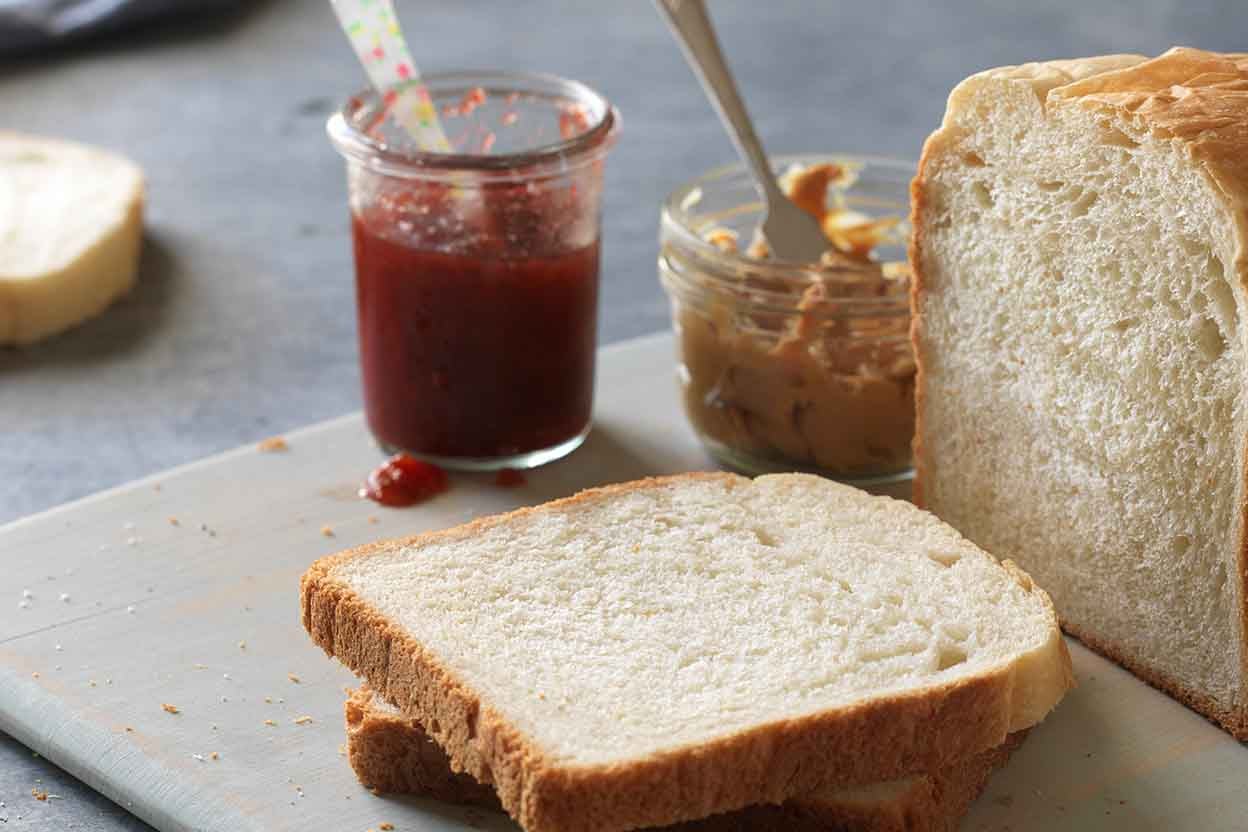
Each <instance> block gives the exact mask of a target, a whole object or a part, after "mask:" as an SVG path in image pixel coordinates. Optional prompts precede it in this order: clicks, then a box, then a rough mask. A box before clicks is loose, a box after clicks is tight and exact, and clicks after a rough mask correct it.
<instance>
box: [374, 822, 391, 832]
mask: <svg viewBox="0 0 1248 832" xmlns="http://www.w3.org/2000/svg"><path fill="white" fill-rule="evenodd" d="M377 828H378V829H380V830H381V832H393V830H394V824H393V823H382V824H378V825H377Z"/></svg>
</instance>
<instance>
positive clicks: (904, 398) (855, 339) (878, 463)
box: [676, 165, 914, 478]
mask: <svg viewBox="0 0 1248 832" xmlns="http://www.w3.org/2000/svg"><path fill="white" fill-rule="evenodd" d="M842 176H844V173H843V171H841V170H840V169H839V167H838V166H836V165H820V166H816V167H812V168H807V169H805V170H804V171H801V172H800V173H799V174H798V175H795V176H790V177H788V181H787V182H786V181H785V180H784V179H782V184H784V185H785V186H786V191H787V192H788V193H789V194H790V195H791V197H792V198H793V199H794V201H795V202H796V203H797V204H798V205H799V206H801V207H803V208H804V209H805V210H807V211H808V212H810V213H812V214H814V215H815V216H816V217H817V218H819V219H820V222H821V225H822V226H823V228H824V230H825V233H827V235H828V238H829V240H830V241H831V242H832V243H833V248H832V249H831V250H830V251H829V254H828V255H827V257H826V258H825V265H827V266H844V267H849V268H841V269H829V270H828V271H826V272H824V273H823V274H822V275H821V276H820V277H819V278H818V279H815V280H813V281H812V282H810V283H809V284H807V285H805V286H804V288H802V287H798V286H797V285H796V284H794V288H791V289H789V290H787V291H789V292H790V293H791V301H792V303H791V305H790V304H789V303H787V302H785V303H782V304H777V303H776V296H775V294H774V293H775V292H776V291H777V290H778V288H779V287H777V286H775V285H768V286H767V289H768V291H769V292H770V293H771V294H770V295H769V298H768V301H769V302H768V303H767V305H766V308H765V309H764V308H762V307H760V305H759V304H757V303H754V302H752V299H751V294H750V290H749V287H748V286H742V287H741V291H740V292H739V293H736V294H732V293H725V292H723V291H710V290H708V291H706V292H700V293H699V294H698V297H699V299H700V300H701V302H699V303H689V302H684V303H681V304H679V308H678V311H677V314H676V325H677V334H678V336H679V339H680V346H681V354H682V358H683V363H684V368H685V371H686V374H687V380H686V383H685V384H684V400H685V409H686V412H687V414H688V416H689V419H690V421H691V422H692V424H693V426H694V427H695V429H696V430H697V431H698V432H699V433H700V434H701V435H702V437H703V439H704V440H707V441H709V443H710V444H711V445H712V447H713V449H714V445H716V444H718V445H722V446H723V449H716V450H727V451H728V452H730V453H731V452H736V453H737V454H738V455H739V454H745V455H748V456H750V457H755V458H761V459H763V460H766V461H768V462H771V463H776V464H780V465H797V466H801V467H807V468H817V469H820V470H822V471H825V472H827V473H830V474H833V475H839V476H844V477H848V478H854V477H870V476H878V475H883V474H889V473H895V472H898V471H902V470H905V469H906V468H908V467H909V466H910V462H911V457H910V454H911V451H910V444H911V439H912V437H913V435H914V359H913V356H912V353H911V348H910V343H909V339H908V336H907V333H908V329H909V316H908V314H906V312H905V306H904V300H903V299H904V297H905V293H906V291H907V277H908V272H907V271H906V269H905V267H904V265H901V264H881V263H879V262H876V261H874V260H872V259H871V256H870V254H871V250H872V249H874V248H875V246H876V245H878V244H879V243H880V241H881V240H882V239H883V238H884V235H886V234H887V233H888V232H889V231H890V230H891V229H892V228H893V227H894V226H896V225H897V224H898V222H899V221H898V220H897V219H894V218H883V219H870V218H866V217H861V216H858V215H853V216H847V215H848V214H849V212H846V211H844V210H841V209H838V208H836V207H835V206H834V207H832V208H828V207H826V199H825V197H824V192H825V191H826V189H827V188H828V186H829V185H830V184H835V183H838V182H839V181H841V177H842ZM704 236H705V239H707V240H708V241H709V242H711V243H712V244H714V245H716V246H718V247H720V248H722V249H726V250H730V251H735V250H736V245H737V240H736V238H735V235H732V233H731V232H729V231H727V230H726V229H712V230H711V231H709V232H708V233H707V234H706V235H704ZM746 255H747V256H749V257H754V258H757V259H763V258H765V257H766V256H767V252H766V247H765V242H764V241H763V240H762V239H761V238H758V237H756V239H755V240H754V241H753V242H752V243H751V244H750V246H749V248H748V249H747V251H746ZM871 299H878V300H879V301H881V302H882V303H880V304H874V305H872V306H873V308H870V309H864V308H863V303H862V301H869V300H871ZM889 299H892V300H894V301H895V302H894V303H889V302H888V300H889ZM777 306H780V307H781V308H784V309H791V312H786V313H778V312H776V311H774V310H775V308H776V307H777Z"/></svg>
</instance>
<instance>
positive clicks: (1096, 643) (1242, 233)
mask: <svg viewBox="0 0 1248 832" xmlns="http://www.w3.org/2000/svg"><path fill="white" fill-rule="evenodd" d="M985 76H987V77H992V78H1007V79H1011V80H1018V81H1023V82H1028V83H1030V84H1031V85H1032V87H1033V89H1034V90H1035V92H1036V95H1037V96H1038V97H1039V98H1040V99H1041V100H1042V101H1044V102H1048V101H1050V100H1056V99H1067V100H1071V101H1073V102H1075V103H1076V104H1077V105H1078V106H1082V107H1093V108H1099V109H1101V110H1103V111H1104V112H1106V113H1107V114H1109V115H1112V116H1113V117H1116V118H1119V119H1122V120H1123V121H1125V122H1128V123H1130V124H1132V125H1134V126H1135V127H1136V128H1138V129H1140V130H1143V131H1147V132H1150V133H1152V134H1153V135H1156V136H1158V137H1161V138H1165V139H1174V140H1178V141H1180V142H1182V143H1183V144H1184V145H1185V146H1186V147H1187V149H1188V151H1189V152H1190V153H1191V155H1192V158H1193V159H1194V160H1195V161H1197V162H1198V163H1200V164H1201V166H1202V167H1203V168H1204V170H1205V171H1206V173H1207V175H1208V176H1209V178H1210V180H1211V181H1212V183H1213V185H1214V188H1213V190H1214V192H1215V194H1216V195H1217V198H1218V199H1219V200H1220V201H1221V203H1222V205H1223V208H1224V209H1225V211H1226V213H1227V215H1228V216H1230V217H1231V218H1232V221H1233V223H1234V226H1235V229H1236V233H1235V237H1236V240H1235V260H1234V263H1235V272H1236V274H1237V275H1238V279H1239V283H1240V285H1241V286H1242V287H1243V288H1244V291H1246V292H1248V83H1246V82H1248V53H1228V54H1222V53H1217V52H1206V51H1203V50H1199V49H1189V48H1185V47H1175V48H1172V49H1170V50H1168V51H1167V52H1165V53H1164V54H1162V55H1160V56H1158V57H1156V58H1153V59H1148V58H1145V57H1143V56H1139V55H1106V56H1100V57H1093V58H1084V59H1077V60H1068V61H1049V62H1045V63H1033V64H1024V65H1022V66H1013V67H1000V68H998V69H991V70H986V71H985V72H982V73H978V74H977V75H972V76H971V77H970V78H967V79H966V80H965V81H963V82H962V83H961V84H959V85H958V87H956V88H955V89H954V91H953V92H952V93H951V94H950V96H949V106H948V109H947V110H946V112H945V118H944V122H943V123H942V125H941V127H940V129H938V130H936V131H935V132H933V133H932V134H931V135H930V136H929V137H928V138H927V141H926V142H924V145H923V152H922V154H921V156H920V158H919V166H918V171H917V173H916V175H915V178H914V179H913V180H912V182H911V186H910V196H911V215H910V225H911V229H912V232H911V238H910V246H909V260H910V270H911V275H912V277H911V287H910V310H911V326H910V340H911V344H912V345H913V348H914V352H915V363H916V371H915V407H916V409H917V412H916V414H915V439H914V471H915V476H914V502H915V504H916V505H919V506H920V507H923V508H927V507H928V495H927V494H926V493H925V490H926V488H927V483H928V482H929V478H931V477H932V476H933V471H932V461H931V460H930V459H929V458H928V456H927V454H926V453H925V452H924V443H923V437H924V435H925V434H926V422H925V413H926V408H925V403H926V401H927V368H928V367H929V366H930V360H931V357H930V355H929V354H928V353H927V352H926V349H925V342H924V338H923V323H924V308H925V304H926V300H927V291H928V286H927V279H926V275H925V273H924V267H923V266H924V264H923V256H922V255H923V251H924V249H925V240H926V232H927V229H926V227H925V225H924V223H923V222H922V218H923V217H924V216H926V215H927V212H928V209H929V205H928V200H927V189H926V184H927V177H928V175H929V172H930V169H931V167H932V165H933V164H934V162H933V160H934V159H936V158H937V157H938V156H939V154H940V153H941V152H942V151H943V150H944V149H945V144H946V143H947V142H949V141H951V140H952V132H953V128H952V127H951V125H952V122H953V117H954V115H955V113H956V112H957V110H958V104H957V101H958V94H959V92H960V91H961V90H962V89H963V88H964V87H966V86H968V85H970V84H973V83H975V81H976V80H977V79H980V78H983V77H985ZM1244 348H1245V352H1246V354H1248V344H1245V345H1244ZM1240 441H1241V443H1246V444H1248V438H1243V439H1241V440H1240ZM1240 481H1241V484H1240V496H1241V506H1240V520H1239V545H1238V550H1237V552H1236V562H1237V567H1238V568H1237V570H1236V574H1237V575H1238V579H1239V587H1240V593H1239V597H1240V599H1241V604H1240V609H1239V638H1240V678H1239V685H1238V706H1237V707H1231V708H1226V707H1223V706H1220V705H1218V704H1217V703H1216V702H1215V701H1214V700H1213V699H1212V698H1211V697H1209V696H1207V695H1206V694H1204V693H1202V692H1200V691H1196V690H1194V689H1192V688H1190V687H1188V686H1186V685H1184V684H1183V683H1181V682H1179V681H1178V680H1176V679H1173V678H1171V677H1169V676H1167V675H1165V674H1163V673H1161V672H1159V671H1156V670H1152V669H1149V668H1146V667H1144V666H1143V665H1142V664H1141V663H1139V662H1138V661H1135V660H1133V659H1130V658H1128V657H1127V656H1126V655H1125V653H1124V651H1123V650H1122V649H1121V648H1120V647H1118V646H1116V645H1114V644H1112V643H1109V642H1107V641H1103V640H1101V639H1099V638H1097V637H1096V636H1095V635H1094V634H1091V633H1088V632H1086V631H1080V630H1078V629H1076V628H1075V627H1073V626H1072V625H1071V624H1070V623H1069V622H1066V621H1063V623H1062V625H1063V628H1064V629H1065V630H1066V631H1067V632H1069V633H1070V634H1071V635H1073V636H1075V637H1076V638H1078V639H1079V640H1080V641H1082V642H1083V643H1085V644H1087V645H1088V646H1089V647H1091V648H1092V649H1093V650H1095V651H1097V652H1098V653H1101V654H1102V655H1104V656H1106V657H1107V658H1109V659H1111V660H1113V661H1115V662H1117V663H1118V664H1120V665H1122V666H1123V667H1125V668H1127V669H1128V670H1130V671H1131V672H1132V673H1134V674H1135V675H1136V676H1138V677H1140V678H1141V679H1143V680H1144V681H1146V682H1148V683H1149V684H1151V685H1153V686H1154V687H1157V688H1159V689H1160V690H1163V691H1165V692H1167V693H1169V694H1171V695H1172V696H1174V697H1175V698H1176V699H1178V700H1179V701H1181V702H1183V703H1184V704H1186V705H1188V706H1189V707H1191V708H1193V709H1194V710H1196V711H1197V712H1199V713H1201V714H1203V715H1205V716H1207V717H1208V718H1210V719H1211V720H1213V721H1214V722H1217V723H1218V724H1220V725H1221V726H1222V727H1224V728H1225V729H1226V730H1227V731H1229V732H1230V733H1231V734H1233V735H1234V736H1235V737H1236V738H1237V739H1240V740H1248V453H1245V454H1244V467H1243V469H1242V470H1241V476H1240Z"/></svg>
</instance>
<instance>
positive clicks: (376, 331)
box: [328, 73, 619, 470]
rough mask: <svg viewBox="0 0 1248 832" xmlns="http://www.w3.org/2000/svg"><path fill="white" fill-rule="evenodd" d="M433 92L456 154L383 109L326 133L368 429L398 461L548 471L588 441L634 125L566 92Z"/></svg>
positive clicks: (479, 84) (359, 104)
mask: <svg viewBox="0 0 1248 832" xmlns="http://www.w3.org/2000/svg"><path fill="white" fill-rule="evenodd" d="M424 82H425V84H426V87H427V89H428V91H429V94H430V97H431V98H432V101H433V103H434V105H435V106H436V107H437V108H438V109H439V111H440V112H441V113H442V124H443V127H444V129H445V132H446V134H447V138H448V140H449V141H450V142H451V145H452V148H453V151H452V152H449V153H437V152H425V151H421V150H419V149H417V148H415V147H413V142H412V140H411V139H410V138H408V137H407V136H406V135H405V134H404V133H402V132H401V130H400V129H399V128H398V127H397V126H395V125H394V124H393V120H392V119H390V118H387V117H386V112H385V107H384V105H383V103H382V101H381V100H379V97H378V96H377V95H376V94H374V93H371V92H369V93H362V94H360V95H357V96H355V97H353V98H352V99H351V100H350V101H348V102H347V104H346V106H345V107H344V108H343V109H342V111H341V112H339V113H337V114H335V115H334V116H333V117H332V118H330V120H329V124H328V131H329V136H330V139H331V141H332V142H333V144H334V146H335V147H336V148H337V149H338V151H339V152H340V153H341V154H342V155H343V157H344V158H345V159H346V162H347V194H348V201H349V205H350V211H351V226H352V236H353V242H354V255H355V273H356V301H357V304H356V305H357V315H358V323H359V343H360V362H361V369H362V376H363V386H364V412H365V417H366V419H367V421H368V426H369V429H370V430H371V431H372V433H373V436H374V437H375V438H376V440H377V442H378V443H379V444H380V445H381V446H382V448H383V449H384V450H386V451H387V452H389V453H393V452H397V451H404V452H407V453H410V454H412V455H414V456H416V457H419V458H421V459H425V460H428V461H430V462H434V463H436V464H439V465H442V466H445V467H448V468H457V469H466V470H491V469H498V468H530V467H534V466H537V465H541V464H543V463H545V462H548V461H551V460H553V459H557V458H559V457H561V456H564V455H565V454H568V453H570V452H571V451H573V450H574V449H575V448H576V447H578V446H579V445H580V444H581V442H582V441H583V440H584V438H585V436H586V434H587V433H588V432H589V426H590V416H591V409H592V401H593V387H594V357H595V347H596V340H597V304H598V264H599V237H600V233H599V232H600V225H601V223H600V203H601V194H602V168H603V163H604V160H605V157H606V154H607V152H608V150H609V149H610V148H611V146H612V144H613V143H614V140H615V136H616V131H617V129H618V123H619V116H618V114H617V113H616V112H615V111H614V109H613V108H612V107H611V106H610V105H609V104H608V103H607V101H606V100H605V99H604V98H603V97H602V96H600V95H598V94H597V93H595V92H594V91H593V90H591V89H589V88H588V87H586V86H584V85H582V84H579V83H577V82H574V81H567V80H564V79H561V78H555V77H553V76H545V75H527V74H516V73H456V74H446V75H431V76H427V77H425V79H424Z"/></svg>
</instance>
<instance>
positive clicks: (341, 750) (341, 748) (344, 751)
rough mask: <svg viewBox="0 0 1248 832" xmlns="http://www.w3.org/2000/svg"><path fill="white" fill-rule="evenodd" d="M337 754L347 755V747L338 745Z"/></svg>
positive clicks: (340, 755)
mask: <svg viewBox="0 0 1248 832" xmlns="http://www.w3.org/2000/svg"><path fill="white" fill-rule="evenodd" d="M338 756H339V757H345V756H347V747H346V746H345V745H340V746H338Z"/></svg>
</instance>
